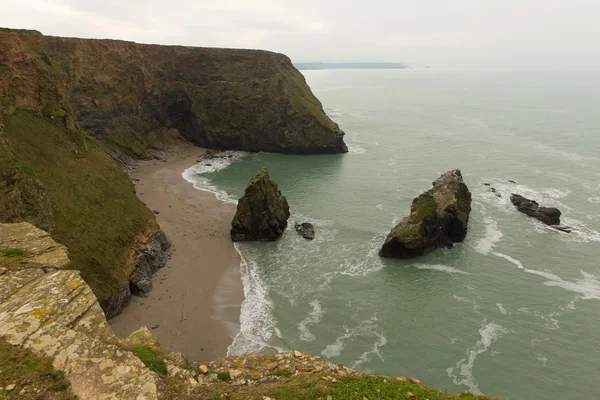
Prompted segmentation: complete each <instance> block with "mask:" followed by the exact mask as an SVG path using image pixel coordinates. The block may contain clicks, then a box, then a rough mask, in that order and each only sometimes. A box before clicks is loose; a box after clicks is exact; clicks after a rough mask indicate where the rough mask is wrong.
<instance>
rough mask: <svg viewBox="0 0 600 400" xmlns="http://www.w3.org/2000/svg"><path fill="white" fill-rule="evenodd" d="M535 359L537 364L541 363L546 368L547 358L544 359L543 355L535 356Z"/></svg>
mask: <svg viewBox="0 0 600 400" xmlns="http://www.w3.org/2000/svg"><path fill="white" fill-rule="evenodd" d="M536 358H537V360H538V361H539V362H541V363H542V365H544V367H545V366H546V362H547V361H548V358H546V357H545V356H544V355H543V354H540V353H538V354H536Z"/></svg>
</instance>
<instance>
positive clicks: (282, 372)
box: [273, 368, 292, 376]
mask: <svg viewBox="0 0 600 400" xmlns="http://www.w3.org/2000/svg"><path fill="white" fill-rule="evenodd" d="M273 375H275V376H292V371H290V370H289V369H287V368H280V369H278V370H277V371H275V373H274V374H273Z"/></svg>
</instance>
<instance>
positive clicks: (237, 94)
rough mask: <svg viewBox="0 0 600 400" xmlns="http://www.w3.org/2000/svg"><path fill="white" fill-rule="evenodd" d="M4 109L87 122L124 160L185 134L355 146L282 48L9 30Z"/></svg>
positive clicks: (206, 142)
mask: <svg viewBox="0 0 600 400" xmlns="http://www.w3.org/2000/svg"><path fill="white" fill-rule="evenodd" d="M0 49H1V50H2V52H1V53H0V68H1V71H2V74H0V93H2V91H4V94H3V102H2V105H3V107H4V108H5V109H7V110H9V112H10V110H11V109H15V108H20V109H23V108H26V109H35V110H39V111H41V112H43V113H46V114H47V115H48V116H51V117H53V118H54V119H55V120H57V121H61V123H65V124H67V125H74V124H78V125H79V126H80V127H81V128H83V129H84V130H85V131H86V132H87V133H88V134H90V135H92V136H94V137H95V138H97V139H99V140H100V141H101V142H103V143H104V144H105V146H106V147H107V149H108V150H109V152H110V153H111V154H112V155H113V157H114V158H115V159H117V160H118V161H120V162H127V159H128V157H131V156H137V157H147V156H148V155H149V150H150V149H151V148H152V147H153V146H160V145H161V144H163V143H164V142H165V141H168V140H169V138H170V136H172V135H178V134H181V135H183V136H184V137H185V138H187V139H188V140H190V141H191V142H193V143H195V144H198V145H200V146H203V147H209V148H216V149H232V150H234V149H235V150H248V151H270V152H280V153H340V152H345V151H347V148H346V145H345V144H344V142H343V135H344V133H343V132H342V131H341V130H340V129H339V127H338V125H337V124H336V123H334V122H333V121H332V120H331V119H329V118H328V117H327V115H325V113H324V111H323V107H322V105H321V103H320V102H319V100H317V98H315V97H314V95H313V94H312V92H311V90H310V88H309V87H308V85H307V84H306V82H305V79H304V77H303V76H302V74H301V73H300V72H298V71H297V70H296V68H294V66H293V65H292V63H291V61H290V59H289V58H288V57H286V56H285V55H282V54H277V53H272V52H268V51H260V50H234V49H215V48H199V47H181V46H158V45H146V44H138V43H132V42H124V41H117V40H91V39H74V38H60V37H51V36H43V35H41V34H40V33H39V32H35V31H13V30H4V31H0Z"/></svg>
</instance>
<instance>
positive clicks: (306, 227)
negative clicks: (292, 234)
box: [294, 222, 315, 240]
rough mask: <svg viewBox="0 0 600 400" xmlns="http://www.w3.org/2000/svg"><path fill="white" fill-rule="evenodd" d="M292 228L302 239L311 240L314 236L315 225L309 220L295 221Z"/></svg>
mask: <svg viewBox="0 0 600 400" xmlns="http://www.w3.org/2000/svg"><path fill="white" fill-rule="evenodd" d="M294 228H295V229H296V232H298V235H300V236H302V237H303V238H304V239H308V240H313V239H314V238H315V227H314V226H313V224H311V223H310V222H303V223H301V224H298V223H296V225H294Z"/></svg>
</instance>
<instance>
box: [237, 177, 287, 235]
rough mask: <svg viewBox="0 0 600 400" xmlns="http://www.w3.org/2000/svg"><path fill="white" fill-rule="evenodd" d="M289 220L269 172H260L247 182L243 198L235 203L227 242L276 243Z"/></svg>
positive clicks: (285, 204) (285, 206) (285, 205)
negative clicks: (229, 240) (229, 238)
mask: <svg viewBox="0 0 600 400" xmlns="http://www.w3.org/2000/svg"><path fill="white" fill-rule="evenodd" d="M289 216H290V208H289V206H288V202H287V199H286V198H285V196H283V195H282V194H281V192H280V191H279V187H278V186H277V183H276V182H275V181H273V180H271V178H269V171H268V170H267V169H266V168H262V169H261V170H260V172H259V173H258V174H257V175H256V176H255V177H254V178H252V180H250V182H249V183H248V186H246V191H245V193H244V196H242V198H241V199H240V200H239V201H238V205H237V211H236V213H235V216H234V217H233V221H232V223H231V240H233V241H234V242H244V241H273V240H276V239H277V238H279V237H280V236H281V235H282V234H283V231H284V230H285V228H286V227H287V220H288V218H289Z"/></svg>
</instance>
